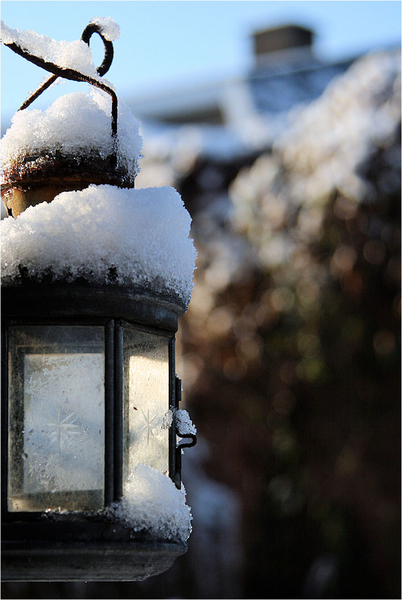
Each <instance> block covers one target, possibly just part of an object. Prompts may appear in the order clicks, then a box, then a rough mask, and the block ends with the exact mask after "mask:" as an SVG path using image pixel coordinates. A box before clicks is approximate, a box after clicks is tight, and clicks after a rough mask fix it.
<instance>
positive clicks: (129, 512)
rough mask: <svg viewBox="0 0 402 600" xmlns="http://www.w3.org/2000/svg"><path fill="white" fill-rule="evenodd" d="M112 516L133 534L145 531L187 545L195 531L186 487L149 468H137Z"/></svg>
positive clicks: (112, 508)
mask: <svg viewBox="0 0 402 600" xmlns="http://www.w3.org/2000/svg"><path fill="white" fill-rule="evenodd" d="M109 512H110V514H111V515H112V516H113V517H115V518H117V519H118V520H119V521H122V522H123V523H125V524H127V525H128V526H129V527H132V528H133V529H134V531H141V530H142V529H146V530H147V531H148V532H149V533H151V534H152V535H154V536H155V537H157V538H160V539H171V540H178V541H181V542H186V541H187V540H188V538H189V537H190V533H191V530H192V527H191V520H192V515H191V510H190V507H189V506H188V505H187V504H186V491H185V488H184V486H183V485H182V486H181V489H177V488H176V486H175V484H174V483H173V481H172V480H171V479H170V478H169V477H167V476H166V475H164V474H163V473H161V472H160V471H157V470H156V469H153V468H152V467H148V466H147V465H142V464H139V465H137V466H136V467H135V469H134V470H133V471H132V473H131V475H130V476H129V478H128V482H127V485H126V489H125V491H124V495H123V498H122V499H121V500H120V501H119V502H118V503H116V504H115V505H114V506H113V507H111V508H110V509H109Z"/></svg>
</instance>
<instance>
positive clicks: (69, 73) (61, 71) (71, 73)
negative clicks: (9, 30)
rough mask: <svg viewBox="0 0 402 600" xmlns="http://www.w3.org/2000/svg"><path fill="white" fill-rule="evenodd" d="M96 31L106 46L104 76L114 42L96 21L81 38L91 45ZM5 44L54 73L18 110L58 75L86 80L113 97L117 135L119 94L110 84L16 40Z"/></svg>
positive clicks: (114, 131)
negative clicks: (21, 45)
mask: <svg viewBox="0 0 402 600" xmlns="http://www.w3.org/2000/svg"><path fill="white" fill-rule="evenodd" d="M94 33H97V34H98V35H100V37H101V38H102V41H103V44H104V46H105V57H104V59H103V62H102V64H101V65H100V67H98V68H97V73H98V75H100V76H102V75H104V74H105V73H106V72H107V71H108V70H109V68H110V65H111V64H112V60H113V44H112V42H111V41H109V40H106V38H105V37H104V36H103V34H102V29H101V28H100V27H99V25H97V24H95V23H90V24H89V25H87V27H86V28H85V29H84V31H83V33H82V36H81V39H82V40H83V41H84V42H85V43H86V44H88V46H89V40H90V38H91V36H92V34H94ZM5 46H8V47H9V48H10V49H11V50H13V51H14V52H15V53H16V54H19V56H22V57H23V58H25V59H26V60H28V61H30V62H32V63H33V64H35V65H37V66H38V67H41V68H42V69H45V70H46V71H49V72H50V73H53V75H52V76H51V77H49V79H47V80H46V81H45V82H44V83H43V84H42V85H41V86H40V87H39V88H38V89H37V90H36V91H35V92H34V93H33V94H31V96H29V98H27V100H25V102H24V103H23V104H22V105H21V106H20V108H19V109H18V110H23V109H25V108H27V107H28V106H29V105H30V104H32V102H33V101H34V100H36V98H38V96H40V95H41V94H42V92H44V91H45V90H47V89H48V88H49V87H50V86H51V85H52V83H54V82H55V81H56V79H57V78H58V77H64V79H69V80H70V81H85V82H87V83H89V84H91V85H93V86H94V87H97V88H99V89H101V90H103V91H104V92H107V93H108V94H109V95H110V96H111V99H112V135H113V137H116V135H117V95H116V93H115V92H114V90H112V89H111V88H110V87H109V86H108V85H106V84H105V83H103V82H102V81H99V80H97V79H94V78H93V77H90V76H89V75H84V74H83V73H80V72H79V71H76V70H75V69H70V68H64V67H59V66H57V65H55V64H54V63H52V62H50V61H46V60H44V59H43V58H40V57H39V56H36V55H34V54H31V53H30V52H28V51H27V50H24V49H23V48H21V47H20V46H19V45H18V44H16V43H15V42H12V43H9V44H5Z"/></svg>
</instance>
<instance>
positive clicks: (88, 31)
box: [81, 23, 113, 77]
mask: <svg viewBox="0 0 402 600" xmlns="http://www.w3.org/2000/svg"><path fill="white" fill-rule="evenodd" d="M94 33H97V34H98V35H99V36H100V37H101V38H102V42H103V45H104V47H105V58H104V59H103V62H102V64H101V65H100V67H98V68H97V69H96V71H97V73H98V75H100V77H102V76H103V75H104V74H105V73H107V72H108V71H109V69H110V65H111V64H112V61H113V44H112V42H111V41H110V40H107V39H106V38H105V37H104V35H103V33H102V29H101V27H99V25H97V24H96V23H90V24H89V25H87V26H86V27H85V29H84V31H83V32H82V36H81V39H82V41H83V42H85V43H86V44H88V46H89V40H90V39H91V37H92V35H93V34H94Z"/></svg>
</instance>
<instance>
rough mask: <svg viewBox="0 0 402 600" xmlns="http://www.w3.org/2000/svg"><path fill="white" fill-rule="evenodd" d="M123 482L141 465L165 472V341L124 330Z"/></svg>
mask: <svg viewBox="0 0 402 600" xmlns="http://www.w3.org/2000/svg"><path fill="white" fill-rule="evenodd" d="M124 414H125V422H126V427H125V435H124V442H125V443H124V447H125V452H124V457H125V460H124V480H125V482H126V480H127V477H128V476H129V474H130V472H131V471H132V470H133V469H134V467H135V466H136V465H138V464H145V465H148V466H150V467H153V468H154V469H157V470H159V471H161V472H162V473H168V471H169V427H170V424H171V415H170V412H169V340H168V339H167V338H163V337H160V336H157V335H154V334H151V333H144V332H140V331H136V330H131V329H125V330H124Z"/></svg>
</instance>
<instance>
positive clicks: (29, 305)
mask: <svg viewBox="0 0 402 600" xmlns="http://www.w3.org/2000/svg"><path fill="white" fill-rule="evenodd" d="M85 31H87V30H85ZM85 31H84V34H85ZM94 31H95V32H97V33H99V34H100V35H101V33H100V32H99V31H97V29H96V28H92V29H91V30H90V32H89V33H90V34H91V35H92V33H91V32H94ZM89 33H88V31H87V34H86V36H87V38H88V39H85V40H84V41H87V42H88V41H89V37H90V35H89ZM84 34H83V39H84ZM88 35H89V37H88ZM101 37H102V36H101ZM102 39H103V38H102ZM105 48H106V44H105ZM12 49H14V48H12ZM109 51H110V47H109ZM18 53H20V54H22V55H23V53H22V52H18ZM105 61H106V59H105ZM105 61H104V62H105ZM33 62H35V61H33ZM36 64H38V63H36ZM40 66H43V64H41V65H40ZM45 68H47V67H45ZM49 70H50V69H49ZM98 72H99V70H98ZM55 76H56V75H55ZM55 76H54V77H51V78H50V79H51V80H54V78H55ZM57 76H59V74H57ZM75 78H76V77H75ZM48 85H50V84H48ZM48 85H47V84H46V83H45V84H44V85H43V86H42V88H41V91H43V89H46V87H48ZM37 95H38V93H36V94H34V96H35V97H37ZM26 105H27V104H25V105H24V107H26ZM116 124H117V121H116ZM114 131H115V130H114ZM21 274H22V283H21V284H19V285H16V286H11V287H5V288H4V289H3V290H2V519H3V528H2V578H3V580H5V581H12V580H20V581H21V580H83V579H85V580H105V581H111V580H127V581H129V580H138V579H142V578H144V577H148V576H151V575H154V574H158V573H161V572H163V571H164V570H166V569H167V568H169V567H170V566H171V564H172V563H173V561H174V560H175V559H176V558H177V556H179V555H181V554H183V553H184V552H185V551H186V549H187V548H186V543H184V542H182V541H178V540H166V539H155V537H154V536H152V535H151V534H150V533H149V532H148V531H147V530H146V529H143V530H140V531H137V532H133V531H132V529H130V528H129V527H126V526H125V525H124V524H122V523H120V522H118V521H116V519H114V518H113V517H111V515H110V513H109V512H108V507H110V506H113V504H114V503H116V502H118V501H119V500H120V498H121V496H122V491H123V479H124V469H125V466H124V465H125V461H127V453H128V448H127V444H126V442H124V439H125V438H124V431H123V430H124V427H125V421H124V411H125V407H126V401H125V398H124V386H125V379H124V378H125V358H124V343H125V342H124V339H125V335H126V333H127V331H130V332H142V333H144V334H147V335H149V336H154V338H155V339H159V340H163V341H164V343H165V345H166V348H167V356H168V384H167V385H168V390H167V396H168V397H167V405H166V410H170V411H172V413H173V423H172V425H171V426H170V428H169V435H168V440H169V441H168V456H169V465H168V466H169V476H170V478H171V479H172V480H173V481H174V483H175V485H176V487H178V488H180V486H181V473H180V470H181V452H182V448H183V447H189V446H192V445H194V444H195V443H196V436H195V435H192V434H190V433H188V432H184V433H183V432H181V431H180V430H179V429H178V427H177V423H176V422H175V420H174V412H175V411H176V410H177V408H178V407H179V402H180V396H181V382H180V380H179V379H178V377H177V376H176V374H175V363H174V356H175V353H174V345H175V333H176V331H177V321H178V317H179V316H180V315H181V314H183V312H184V311H185V306H183V304H182V301H181V300H180V299H179V298H178V297H173V296H170V297H169V296H167V295H159V296H158V295H156V294H155V293H152V292H151V291H150V292H144V290H135V289H133V288H125V287H121V286H118V285H115V284H110V285H105V286H93V285H90V284H88V282H80V283H79V282H75V283H63V282H60V281H59V282H52V283H47V284H46V283H38V282H35V281H33V280H31V279H30V278H29V277H28V276H27V274H26V273H25V272H24V268H23V266H22V267H21ZM74 328H84V330H85V328H90V329H91V331H92V330H93V328H96V330H97V331H98V332H101V335H100V339H101V340H103V341H101V342H99V340H95V341H94V345H93V346H92V350H91V349H90V348H89V346H90V345H91V344H90V342H89V341H88V340H87V343H86V344H84V345H83V346H78V348H79V351H81V352H83V353H84V354H85V351H86V350H87V351H88V352H91V351H93V348H95V350H96V352H97V353H98V354H99V353H103V354H104V375H105V377H104V383H105V387H104V391H105V393H104V426H105V434H104V489H103V491H102V492H101V493H102V494H103V500H102V505H101V506H99V505H97V509H96V510H91V508H90V507H88V506H85V503H84V504H82V503H81V504H80V502H81V500H80V494H79V490H75V491H76V492H77V493H76V498H75V499H76V504H74V502H73V503H72V504H70V506H72V507H73V508H72V509H71V510H69V511H68V512H64V511H63V510H61V511H57V507H55V506H53V507H51V508H52V510H51V511H50V512H49V511H46V510H43V505H42V506H40V509H36V508H35V507H34V508H32V506H31V507H30V510H21V506H22V507H23V504H22V505H20V509H17V510H10V508H12V507H11V504H10V498H9V491H10V489H11V488H10V485H11V483H12V473H11V472H10V469H11V468H16V469H17V470H18V469H22V468H23V466H22V461H23V457H22V456H21V453H22V451H23V448H22V446H21V445H20V446H18V443H17V445H16V447H12V445H10V435H11V434H10V425H11V426H13V422H14V419H15V417H16V416H18V419H16V420H18V421H19V425H18V426H17V431H14V434H13V435H14V438H15V439H17V440H18V439H19V440H20V442H21V438H22V435H23V430H22V428H23V423H24V419H23V414H22V418H21V411H22V412H23V399H22V397H21V394H23V388H24V373H23V372H22V370H21V365H22V360H23V356H24V353H25V355H26V354H27V353H28V354H29V352H30V351H32V348H30V345H29V343H28V344H27V343H26V342H25V343H24V344H23V345H21V344H20V346H21V347H19V342H18V332H21V331H25V332H28V333H29V332H32V331H34V330H35V331H36V332H38V331H39V332H42V333H43V332H44V331H45V332H47V333H48V335H47V338H46V336H45V338H43V339H42V342H43V344H42V346H43V347H42V350H39V352H41V351H42V352H45V353H47V354H50V355H51V354H52V352H54V351H55V349H57V336H56V337H55V338H52V332H53V333H62V334H63V335H62V336H61V339H62V340H63V338H64V342H63V343H64V348H65V350H64V351H66V352H69V353H70V354H71V353H74V346H69V345H68V342H66V341H65V338H66V337H67V338H68V336H66V334H67V332H68V331H72V330H73V329H74ZM56 330H57V331H56ZM16 336H17V337H16ZM39 337H40V336H39ZM59 338H60V336H59ZM55 340H56V341H55ZM22 346H24V347H22ZM35 352H36V353H37V352H38V348H37V347H36V349H35ZM12 381H13V382H14V383H10V382H12ZM15 382H16V383H15ZM13 386H14V387H16V388H17V391H16V392H14V391H13V390H14V388H13ZM10 394H13V397H12V399H11V400H10ZM13 411H14V412H13ZM17 413H18V415H17ZM177 436H179V437H181V438H182V441H181V442H180V443H179V444H178V443H177ZM18 463H20V464H18ZM17 495H18V494H17ZM72 495H73V496H74V491H73V492H72ZM56 497H57V496H55V498H56ZM64 499H65V498H64ZM25 500H26V501H27V502H28V504H29V498H28V499H25ZM36 500H37V499H36ZM44 502H46V500H44ZM98 502H99V500H98ZM80 506H81V508H80ZM54 508H56V510H53V509H54Z"/></svg>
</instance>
